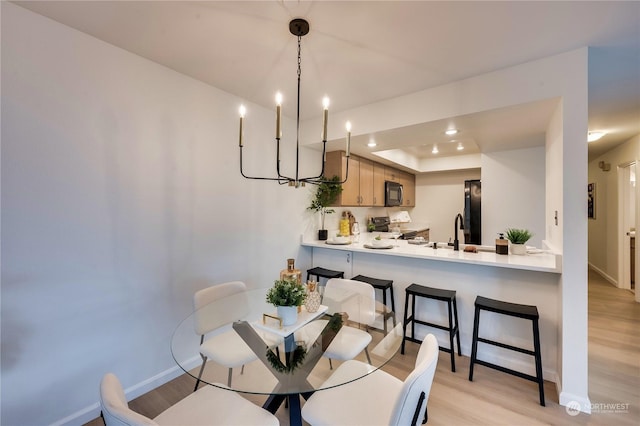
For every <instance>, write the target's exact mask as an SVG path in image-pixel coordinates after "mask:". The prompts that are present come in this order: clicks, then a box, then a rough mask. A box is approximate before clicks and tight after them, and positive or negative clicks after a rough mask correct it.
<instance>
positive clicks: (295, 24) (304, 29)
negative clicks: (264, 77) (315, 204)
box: [238, 18, 351, 188]
mask: <svg viewBox="0 0 640 426" xmlns="http://www.w3.org/2000/svg"><path fill="white" fill-rule="evenodd" d="M289 31H290V32H291V34H293V35H294V36H297V37H298V88H297V95H298V96H297V105H296V173H295V177H289V176H286V175H283V174H282V173H281V172H280V139H281V138H282V131H281V122H282V95H281V94H280V93H279V92H278V93H277V94H276V175H277V177H259V176H249V175H247V174H245V172H244V169H243V164H242V149H243V148H244V144H243V125H244V116H245V114H246V109H245V107H244V105H241V106H240V132H239V143H238V145H239V147H240V174H241V175H242V176H243V177H244V178H246V179H257V180H270V181H276V182H278V183H279V184H280V185H285V184H288V185H289V186H293V187H295V188H299V187H301V186H305V184H307V183H309V184H312V185H320V184H322V183H328V184H343V183H345V182H346V181H347V179H348V178H349V157H350V156H351V123H350V122H348V121H347V124H346V129H347V139H346V145H347V150H346V155H345V156H346V158H347V162H346V170H345V176H344V180H342V181H340V182H334V181H332V180H327V178H326V177H325V176H324V166H325V162H326V153H327V123H328V120H329V98H327V97H325V98H324V99H323V102H322V103H323V108H324V109H323V113H322V157H321V158H322V166H321V168H320V174H319V175H317V176H310V177H304V178H301V177H300V79H301V75H302V60H301V41H302V36H305V35H307V34H308V33H309V23H308V22H307V21H306V20H304V19H301V18H296V19H293V20H292V21H291V22H289Z"/></svg>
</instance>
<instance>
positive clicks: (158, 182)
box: [0, 2, 315, 425]
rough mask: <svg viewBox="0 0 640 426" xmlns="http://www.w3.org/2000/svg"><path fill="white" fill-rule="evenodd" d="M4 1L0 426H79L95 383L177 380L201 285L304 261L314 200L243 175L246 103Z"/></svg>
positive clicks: (250, 141) (259, 276) (261, 159)
mask: <svg viewBox="0 0 640 426" xmlns="http://www.w3.org/2000/svg"><path fill="white" fill-rule="evenodd" d="M1 7H2V90H3V92H2V200H1V201H2V231H3V232H2V260H3V262H2V313H1V315H2V317H1V319H2V321H1V322H2V399H1V401H2V418H1V420H0V423H2V424H6V425H27V424H28V425H44V424H51V423H54V422H57V421H61V420H63V419H66V420H67V421H70V422H71V423H73V424H78V423H82V422H84V421H87V420H89V419H91V418H94V417H96V416H97V415H98V413H99V411H98V409H97V405H96V403H97V401H98V384H99V381H100V378H101V376H102V375H103V374H104V373H106V372H108V371H112V372H114V373H116V374H117V375H118V376H119V377H120V378H121V379H122V381H123V384H124V386H125V388H131V387H134V389H132V391H131V392H130V393H129V396H130V397H133V396H136V395H137V394H140V393H142V392H145V391H147V390H148V389H150V388H152V387H155V386H156V385H158V384H159V383H161V382H163V381H165V380H167V379H169V378H171V377H172V376H173V375H176V374H178V371H177V368H176V366H175V363H174V361H173V360H172V358H171V353H170V349H169V348H170V346H169V343H170V338H171V333H172V331H173V329H174V328H175V326H176V324H178V322H179V320H180V319H182V318H183V317H185V316H186V315H187V314H188V313H189V312H190V309H191V298H192V295H193V293H194V291H195V290H197V289H199V288H202V287H204V286H207V285H210V284H211V283H215V282H222V281H226V280H231V279H239V280H244V281H246V282H247V283H248V284H249V285H251V286H256V287H257V286H260V287H266V286H269V285H270V284H271V283H272V280H273V279H275V278H277V276H278V272H279V271H280V270H281V269H282V268H284V267H285V266H286V259H287V258H288V257H295V258H298V262H297V265H298V266H299V267H300V268H301V269H304V268H305V266H308V265H309V264H310V259H309V258H308V256H307V257H305V253H306V252H304V251H302V250H301V249H300V246H299V236H300V234H301V233H302V232H303V230H304V229H305V228H306V227H308V226H310V225H309V223H310V222H311V223H313V224H315V222H314V221H313V220H312V217H311V215H310V213H308V212H306V210H305V208H306V206H307V204H308V199H309V193H310V192H311V190H312V189H310V188H306V189H298V190H295V189H292V188H289V187H286V186H279V185H277V184H275V183H270V182H258V181H248V180H244V179H242V178H241V177H240V175H239V172H238V147H237V140H238V139H237V129H238V116H237V107H238V105H239V104H240V102H241V100H240V99H237V98H236V97H234V96H231V95H229V94H227V93H224V92H221V91H219V90H216V89H214V88H212V87H210V86H207V85H205V84H203V83H201V82H198V81H195V80H193V79H190V78H187V77H185V76H183V75H180V74H177V73H175V72H174V71H171V70H169V69H167V68H164V67H161V66H159V65H157V64H154V63H151V62H149V61H147V60H145V59H142V58H140V57H138V56H135V55H132V54H130V53H128V52H125V51H123V50H120V49H118V48H115V47H113V46H111V45H108V44H106V43H103V42H101V41H98V40H96V39H94V38H92V37H90V36H87V35H85V34H82V33H80V32H77V31H75V30H72V29H70V28H68V27H65V26H62V25H60V24H58V23H55V22H54V21H51V20H48V19H46V18H43V17H41V16H39V15H36V14H33V13H31V12H28V11H26V10H24V9H22V8H20V7H18V6H15V5H13V4H11V3H8V2H2V5H1ZM248 108H249V112H248V114H247V123H246V148H245V150H246V160H247V165H248V168H249V169H251V170H258V171H261V170H260V169H268V172H269V173H272V168H273V165H274V164H275V162H274V161H271V160H270V159H271V158H274V157H273V156H272V155H274V154H273V152H264V151H261V150H262V149H264V148H263V147H265V144H264V143H263V142H264V135H271V134H272V132H273V113H272V111H267V110H263V109H260V108H257V107H255V106H253V105H248ZM285 124H286V125H287V126H288V127H289V134H293V132H292V130H293V129H291V127H292V123H291V122H290V121H287V122H286V123H285ZM286 130H287V129H286V128H285V131H286ZM258 146H260V147H261V148H257V147H258ZM265 159H266V160H265ZM284 162H285V163H289V162H288V161H284Z"/></svg>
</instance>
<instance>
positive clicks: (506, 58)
mask: <svg viewBox="0 0 640 426" xmlns="http://www.w3.org/2000/svg"><path fill="white" fill-rule="evenodd" d="M14 3H16V4H19V5H20V6H22V7H25V8H27V9H30V10H32V11H34V12H36V13H39V14H42V15H44V16H47V17H49V18H51V19H54V20H56V21H58V22H61V23H63V24H65V25H68V26H70V27H73V28H76V29H78V30H80V31H82V32H85V33H87V34H90V35H92V36H94V37H97V38H99V39H101V40H104V41H105V42H107V43H111V44H113V45H116V46H119V47H121V48H123V49H126V50H128V51H130V52H133V53H135V54H137V55H140V56H142V57H145V58H148V59H150V60H152V61H155V62H157V63H159V64H162V65H165V66H167V67H169V68H171V69H174V70H176V71H178V72H180V73H183V74H186V75H188V76H191V77H193V78H196V79H198V80H201V81H203V82H206V83H208V84H211V85H212V86H215V87H217V88H219V89H222V90H225V91H227V92H230V93H233V94H235V95H237V96H239V97H241V98H243V99H246V100H247V101H248V102H254V103H256V104H259V105H262V106H265V107H272V106H273V95H274V93H275V91H276V90H281V91H283V93H284V95H285V105H284V112H285V114H287V115H289V116H291V117H293V116H294V115H295V114H294V110H293V108H294V105H295V73H296V57H295V55H296V39H295V37H293V36H292V35H291V34H290V33H289V31H288V22H289V20H290V19H291V18H293V17H304V18H306V19H308V20H309V22H310V24H311V31H310V33H309V34H308V35H307V36H305V37H304V38H303V51H302V55H303V59H302V60H303V100H302V111H301V113H302V116H303V118H309V117H313V116H315V115H318V114H320V112H321V106H320V101H321V98H322V96H323V95H325V94H329V95H331V105H332V107H331V108H332V110H334V111H341V110H348V109H350V108H354V107H360V106H364V105H368V104H370V103H373V102H377V101H381V100H384V99H389V98H393V97H397V96H401V95H405V94H409V93H413V92H416V91H419V90H424V89H428V88H432V87H435V86H439V85H442V84H446V83H450V82H453V81H458V80H461V79H464V78H468V77H472V76H475V75H479V74H483V73H487V72H490V71H494V70H497V69H501V68H506V67H510V66H514V65H517V64H521V63H524V62H528V61H532V60H536V59H540V58H544V57H548V56H552V55H555V54H559V53H563V52H567V51H570V50H573V49H577V48H581V47H585V46H589V47H590V53H589V129H590V130H601V129H602V130H605V131H607V132H608V134H607V135H606V136H605V137H604V138H602V139H601V140H600V141H598V142H596V143H591V144H589V156H590V158H594V157H596V156H598V155H600V154H601V153H603V152H605V151H607V150H609V149H611V148H612V147H614V146H616V145H617V144H620V143H622V142H624V141H626V140H628V139H629V138H631V137H632V136H634V135H636V134H638V133H640V2H609V1H602V2H537V1H533V2H474V1H472V2H458V1H456V2H454V1H446V2H432V1H424V2H423V1H407V2H404V1H371V2H365V1H354V2H350V1H313V2H308V1H295V2H291V1H256V2H251V1H199V2H191V1H138V2H129V1H16V2H14ZM234 107H235V106H234ZM548 107H549V105H548V104H544V103H543V104H541V105H529V106H522V108H528V110H531V111H536V114H537V116H539V117H543V116H544V115H545V114H547V113H548V111H547V108H548ZM513 113H514V111H498V112H494V115H496V114H497V115H502V116H505V115H510V117H514V116H513ZM491 117H492V114H491V113H487V114H486V115H481V116H476V117H457V118H456V120H458V121H456V122H455V125H456V126H458V125H463V124H464V125H465V126H466V125H469V126H471V127H467V128H463V129H462V132H461V133H460V134H459V135H458V136H457V137H458V138H460V139H461V140H463V141H464V142H465V143H469V146H470V148H469V151H467V153H469V152H471V142H474V143H475V145H476V148H475V149H478V150H480V151H486V150H491V149H495V145H496V144H500V143H510V145H509V146H511V148H518V147H521V146H520V144H522V146H527V145H531V144H536V143H540V142H539V140H540V139H539V133H540V128H539V127H538V128H536V129H534V128H533V127H535V126H534V125H533V124H532V122H531V121H529V120H526V119H525V120H515V121H514V119H512V120H511V121H510V123H511V124H510V126H508V128H506V129H505V126H496V125H494V124H495V122H494V121H490V118H491ZM502 122H503V123H504V122H505V121H504V120H502ZM516 122H517V123H519V125H516ZM536 122H537V121H536ZM458 123H461V124H458ZM489 123H491V125H489ZM442 124H443V123H424V124H422V125H416V126H411V128H407V129H390V130H389V131H385V132H381V133H380V134H377V135H360V136H358V139H359V138H362V141H361V142H362V143H364V142H365V141H366V142H368V139H370V138H374V139H376V142H377V143H378V146H377V147H376V148H375V149H376V150H387V149H404V150H405V152H406V153H407V154H408V155H409V154H410V155H414V156H417V157H420V158H424V159H427V158H428V157H429V156H430V155H432V154H431V151H432V146H431V145H433V143H434V142H435V143H438V144H443V143H445V142H444V139H442V137H443V135H439V134H438V132H439V131H440V128H441V125H442ZM542 131H543V132H544V130H542ZM507 135H508V136H509V138H511V142H508V141H506V139H505V136H507ZM358 139H356V138H354V142H355V145H357V146H359V144H360V142H358ZM492 141H497V142H492ZM536 141H538V142H536ZM585 143H586V142H585ZM358 149H359V148H358ZM367 153H368V152H363V154H367ZM441 155H444V152H443V153H442V154H441Z"/></svg>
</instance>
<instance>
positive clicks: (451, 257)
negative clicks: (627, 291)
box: [302, 236, 562, 273]
mask: <svg viewBox="0 0 640 426" xmlns="http://www.w3.org/2000/svg"><path fill="white" fill-rule="evenodd" d="M370 240H371V238H367V236H364V237H361V242H358V243H351V244H328V243H327V242H326V241H317V240H315V241H314V240H306V241H305V240H304V239H303V241H302V245H303V246H307V247H318V248H324V249H329V250H342V251H351V252H363V253H369V254H376V255H381V256H400V257H409V258H417V259H425V260H435V261H442V262H456V263H467V264H474V265H484V266H489V267H496V268H510V269H522V270H527V271H538V272H552V273H560V272H561V271H562V266H561V265H562V258H561V257H562V256H561V255H557V254H553V253H548V252H543V251H541V250H540V251H539V252H538V253H531V254H527V255H524V256H521V255H512V254H509V255H499V254H496V253H495V251H489V250H491V249H492V247H486V246H484V247H478V246H476V247H478V248H481V250H478V252H477V253H470V252H465V251H463V247H464V245H461V246H460V251H454V250H453V249H452V248H451V247H449V248H445V247H440V248H437V249H434V248H432V247H431V245H424V244H423V245H418V244H409V242H408V241H406V240H397V241H393V240H390V243H391V244H393V245H394V247H393V248H391V249H371V248H366V247H365V244H368V243H370ZM485 250H486V251H485Z"/></svg>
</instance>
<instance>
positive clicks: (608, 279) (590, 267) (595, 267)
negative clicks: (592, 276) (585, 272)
mask: <svg viewBox="0 0 640 426" xmlns="http://www.w3.org/2000/svg"><path fill="white" fill-rule="evenodd" d="M588 265H589V269H593V270H594V271H596V272H597V273H598V274H600V275H602V278H604V279H605V280H607V281H609V282H610V283H611V284H613V285H614V286H616V287H618V280H616V279H615V278H613V277H612V276H610V275H609V274H607V273H606V272H604V271H603V270H602V269H600V268H598V267H597V266H594V265H593V264H592V263H589V264H588Z"/></svg>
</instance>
